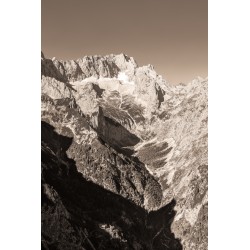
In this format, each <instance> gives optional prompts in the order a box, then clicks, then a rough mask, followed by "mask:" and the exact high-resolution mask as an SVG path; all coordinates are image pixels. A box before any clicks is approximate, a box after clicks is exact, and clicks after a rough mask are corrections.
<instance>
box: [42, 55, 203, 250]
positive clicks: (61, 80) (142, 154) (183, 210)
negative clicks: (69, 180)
mask: <svg viewBox="0 0 250 250" xmlns="http://www.w3.org/2000/svg"><path fill="white" fill-rule="evenodd" d="M42 120H43V121H46V122H47V123H48V124H50V125H52V126H53V127H54V128H55V131H56V133H58V135H61V136H66V137H71V138H72V141H71V144H70V145H69V146H68V148H67V150H65V154H66V156H67V157H68V158H69V159H73V160H74V162H75V164H73V165H74V166H75V167H76V171H77V172H78V173H80V174H81V176H82V178H84V179H85V180H87V181H90V182H92V183H95V184H97V185H98V186H100V187H103V188H104V189H105V190H109V191H111V192H113V193H114V194H117V195H120V197H123V198H124V199H127V200H128V201H131V202H132V203H133V204H136V205H137V206H138V207H141V208H143V209H146V210H147V211H153V210H154V211H155V212H150V213H149V214H150V216H149V217H150V218H152V219H150V221H151V222H150V226H149V225H147V223H146V224H144V226H140V225H139V224H138V228H143V229H140V230H146V231H147V230H149V228H150V230H153V231H154V230H156V231H154V236H152V234H151V233H149V232H147V234H148V233H149V234H150V235H151V236H152V237H151V236H150V237H151V238H150V239H151V241H150V243H147V244H148V245H147V246H145V245H142V243H141V238H140V237H139V236H138V235H137V234H134V235H133V236H132V235H130V236H129V238H130V237H133V242H134V243H133V246H132V245H129V246H128V245H127V243H126V244H125V243H124V241H123V239H122V237H121V233H122V234H124V233H125V234H126V232H125V231H126V230H125V229H124V228H123V229H118V228H116V227H115V226H114V225H111V224H109V225H108V224H105V225H104V224H102V225H101V224H100V225H101V226H100V225H99V229H100V228H102V229H103V230H104V231H106V232H107V233H108V234H109V235H110V237H111V238H110V239H109V240H107V241H109V242H110V244H111V245H110V246H109V247H108V248H103V249H182V247H183V249H188V250H189V249H190V250H191V249H199V250H205V249H207V79H201V78H197V79H195V80H194V81H193V82H191V83H189V84H187V85H178V86H171V85H168V84H167V83H166V81H165V80H164V79H162V77H161V76H159V75H158V74H157V73H156V72H155V70H154V68H153V67H152V66H151V65H148V66H143V67H138V65H137V64H136V62H135V61H134V59H133V58H131V57H128V56H126V55H124V54H121V55H109V56H104V57H101V56H86V57H84V58H82V59H78V60H74V61H73V60H68V61H58V60H56V59H55V58H54V59H52V60H50V59H46V58H45V57H44V56H43V55H42ZM60 151H61V150H59V151H58V152H57V154H56V157H57V158H58V157H59V158H60V155H61V153H60ZM66 165H67V164H66ZM67 175H69V172H67ZM61 184H62V185H63V181H62V182H61ZM50 189H51V188H50V186H49V185H47V186H46V188H45V190H50ZM46 192H47V191H45V193H46ZM49 192H50V191H48V192H47V193H49ZM51 192H52V193H53V192H54V191H53V190H52V191H51ZM76 192H77V191H76ZM72 195H73V194H72ZM76 195H79V194H76ZM59 197H60V195H59ZM60 199H62V197H60ZM83 199H84V197H83ZM173 199H174V200H175V203H176V204H175V208H174V209H175V211H176V212H175V213H174V214H175V216H173V217H171V218H172V219H171V223H168V225H169V228H168V229H166V224H165V223H166V221H164V225H161V226H160V225H159V223H158V222H157V221H159V220H160V218H162V217H161V215H160V214H161V211H165V210H164V208H166V207H168V206H170V204H172V203H171V202H173ZM58 202H59V201H58ZM56 204H57V203H56ZM59 204H60V202H59ZM59 206H60V205H59ZM107 209H108V208H107ZM161 209H163V210H161ZM164 213H165V212H164ZM48 216H50V215H48ZM77 216H78V215H77ZM147 218H148V217H147ZM91 220H93V218H91ZM89 223H90V224H91V221H89ZM93 223H94V222H93ZM170 225H171V226H170ZM145 228H146V229H145ZM124 230H125V231H124ZM133 233H134V232H133ZM133 233H132V234H133ZM173 233H174V235H175V237H177V238H179V239H180V242H181V245H180V244H179V243H178V240H177V241H176V240H174V241H172V240H171V238H173ZM115 235H120V236H119V237H118V236H117V237H118V238H116V236H115ZM169 235H172V236H171V237H170V236H169ZM65 237H66V236H65ZM79 237H80V236H79ZM168 237H170V238H169V240H168ZM111 239H113V240H114V239H116V242H119V243H117V244H118V245H117V246H116V247H115V246H114V245H112V244H113V243H112V242H113V241H112V240H111ZM97 241H98V240H97V239H95V240H94V243H95V244H94V245H95V246H97V245H96V244H97ZM122 242H123V243H124V244H125V245H124V246H126V247H127V248H122V247H121V245H119V244H123V243H122ZM173 242H175V243H173ZM65 244H66V243H65ZM98 244H99V243H98ZM111 246H112V247H111ZM124 246H123V247H124ZM88 247H89V248H90V249H91V246H90V245H89V246H88ZM88 247H87V249H88ZM105 247H107V246H105ZM62 249H63V248H62ZM66 249H67V247H66ZM75 249H81V248H77V247H76V248H75ZM97 249H99V248H97ZM100 249H102V248H100Z"/></svg>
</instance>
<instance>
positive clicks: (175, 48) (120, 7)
mask: <svg viewBox="0 0 250 250" xmlns="http://www.w3.org/2000/svg"><path fill="white" fill-rule="evenodd" d="M41 2H42V51H43V52H44V54H45V56H46V57H49V58H50V57H54V56H55V57H57V58H58V59H77V58H79V57H83V56H85V55H107V54H111V53H113V54H120V53H125V54H127V55H129V56H133V57H134V58H135V60H136V61H137V63H138V64H139V65H140V66H142V65H146V64H152V65H154V66H155V69H156V71H157V73H158V74H161V75H163V77H164V78H165V79H166V80H167V81H168V82H170V83H178V82H188V81H190V80H192V79H193V78H194V77H196V76H202V77H206V76H207V65H208V62H207V60H208V24H207V23H208V10H207V0H42V1H41Z"/></svg>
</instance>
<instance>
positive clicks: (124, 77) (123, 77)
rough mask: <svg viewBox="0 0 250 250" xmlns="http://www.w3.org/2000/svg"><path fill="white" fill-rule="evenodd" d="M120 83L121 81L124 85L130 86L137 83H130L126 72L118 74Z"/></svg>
mask: <svg viewBox="0 0 250 250" xmlns="http://www.w3.org/2000/svg"><path fill="white" fill-rule="evenodd" d="M117 79H118V80H119V81H121V83H122V84H130V85H135V83H134V82H133V81H129V77H128V76H127V75H126V73H125V72H120V73H119V74H118V78H117Z"/></svg>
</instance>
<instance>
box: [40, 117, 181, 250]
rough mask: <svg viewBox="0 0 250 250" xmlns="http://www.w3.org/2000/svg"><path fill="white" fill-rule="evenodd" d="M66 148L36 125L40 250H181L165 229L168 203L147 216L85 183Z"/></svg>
mask: <svg viewBox="0 0 250 250" xmlns="http://www.w3.org/2000/svg"><path fill="white" fill-rule="evenodd" d="M71 144H72V138H70V137H67V136H62V135H59V134H58V133H56V132H55V131H54V128H53V127H52V126H51V125H49V124H47V123H45V122H42V249H60V250H63V249H160V250H161V249H176V250H178V249H182V246H181V244H180V242H179V240H178V239H175V237H174V234H173V233H172V232H171V230H170V226H171V222H172V220H173V218H174V216H175V212H174V206H175V201H174V200H172V202H171V203H170V204H168V205H166V206H164V207H162V208H161V209H160V210H158V211H154V212H149V213H148V212H147V211H146V210H144V209H143V208H141V207H140V206H137V205H135V203H133V202H130V201H128V200H127V199H125V198H123V197H122V196H120V195H117V194H114V193H113V192H110V191H107V190H105V189H104V188H102V187H101V186H98V185H96V184H94V183H92V182H90V181H87V180H86V179H85V178H84V177H83V175H82V174H81V173H79V172H78V171H77V168H76V166H75V161H74V160H72V159H69V158H68V156H67V154H66V151H67V149H68V148H69V147H70V145H71Z"/></svg>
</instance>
